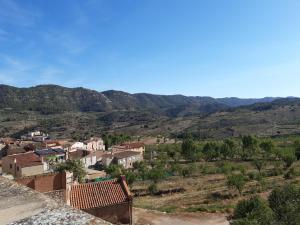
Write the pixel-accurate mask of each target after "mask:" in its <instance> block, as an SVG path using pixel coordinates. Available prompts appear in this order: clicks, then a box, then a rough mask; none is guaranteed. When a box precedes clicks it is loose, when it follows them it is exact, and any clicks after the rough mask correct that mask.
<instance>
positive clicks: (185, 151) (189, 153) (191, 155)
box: [181, 138, 196, 160]
mask: <svg viewBox="0 0 300 225" xmlns="http://www.w3.org/2000/svg"><path fill="white" fill-rule="evenodd" d="M181 150H182V155H183V156H184V157H185V158H186V159H188V160H195V154H196V146H195V143H194V141H193V140H192V139H191V138H187V139H185V140H184V141H183V142H182V145H181Z"/></svg>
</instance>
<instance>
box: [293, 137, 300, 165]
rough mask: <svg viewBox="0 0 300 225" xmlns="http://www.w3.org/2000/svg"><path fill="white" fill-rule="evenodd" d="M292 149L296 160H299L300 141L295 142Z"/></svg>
mask: <svg viewBox="0 0 300 225" xmlns="http://www.w3.org/2000/svg"><path fill="white" fill-rule="evenodd" d="M294 147H295V154H296V157H297V160H300V141H299V140H296V141H295V143H294Z"/></svg>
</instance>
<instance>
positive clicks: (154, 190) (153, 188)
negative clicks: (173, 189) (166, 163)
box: [148, 184, 158, 195]
mask: <svg viewBox="0 0 300 225" xmlns="http://www.w3.org/2000/svg"><path fill="white" fill-rule="evenodd" d="M148 191H149V192H150V193H151V194H152V195H154V194H156V193H157V192H158V189H157V185H156V184H151V185H150V186H149V187H148Z"/></svg>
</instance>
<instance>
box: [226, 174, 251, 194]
mask: <svg viewBox="0 0 300 225" xmlns="http://www.w3.org/2000/svg"><path fill="white" fill-rule="evenodd" d="M246 183H247V181H246V177H245V176H243V175H242V174H232V175H230V176H228V177H227V186H228V187H233V188H235V189H236V190H238V192H239V194H240V195H242V192H243V189H244V187H245V185H246Z"/></svg>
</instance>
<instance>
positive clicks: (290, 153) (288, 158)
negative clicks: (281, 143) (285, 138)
mask: <svg viewBox="0 0 300 225" xmlns="http://www.w3.org/2000/svg"><path fill="white" fill-rule="evenodd" d="M280 159H281V160H282V161H283V162H284V163H285V168H286V169H288V168H290V167H291V166H292V165H293V163H294V162H295V161H296V160H297V157H296V155H295V151H294V149H284V150H283V151H281V152H280Z"/></svg>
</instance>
